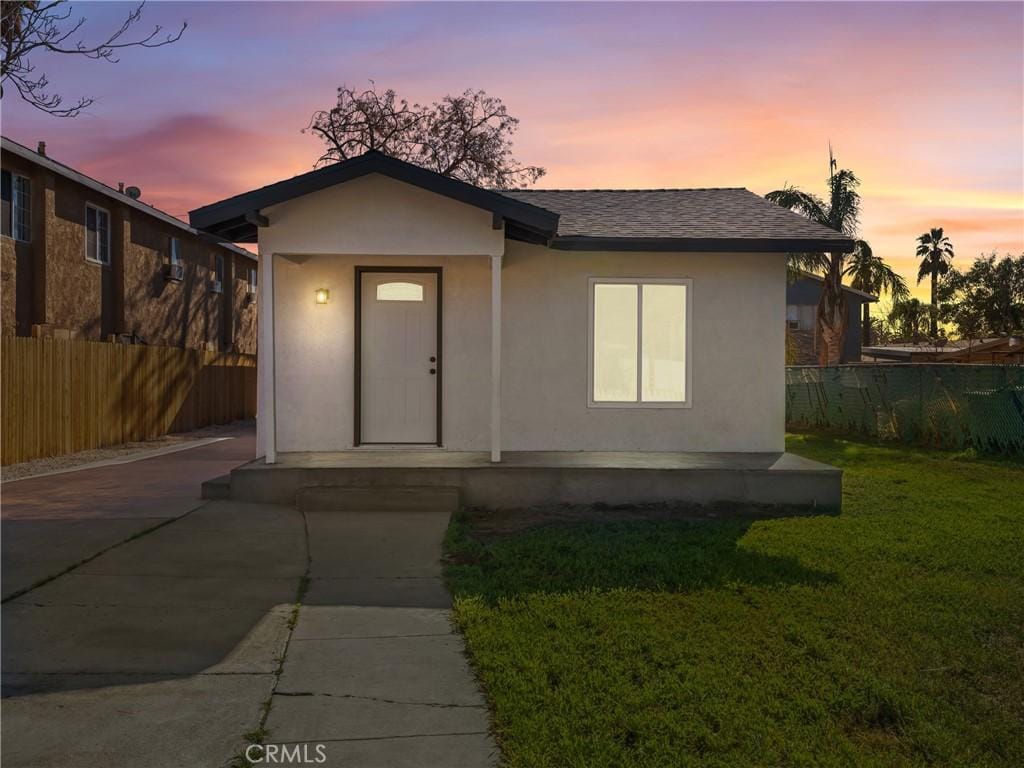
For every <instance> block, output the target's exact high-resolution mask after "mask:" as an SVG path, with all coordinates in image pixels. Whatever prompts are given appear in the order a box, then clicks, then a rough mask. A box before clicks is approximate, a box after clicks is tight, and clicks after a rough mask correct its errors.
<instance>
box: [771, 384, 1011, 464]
mask: <svg viewBox="0 0 1024 768" xmlns="http://www.w3.org/2000/svg"><path fill="white" fill-rule="evenodd" d="M786 423H787V425H789V426H792V427H823V428H826V429H833V430H840V431H846V432H851V433H856V434H863V435H869V436H871V437H877V438H879V439H883V440H902V441H905V442H917V443H924V444H927V445H932V446H936V447H942V448H964V447H967V446H973V447H974V448H976V449H978V450H980V451H988V452H995V453H1024V366H1019V365H1002V366H1001V365H926V364H903V365H839V366H831V367H827V368H818V367H808V366H791V367H788V368H786Z"/></svg>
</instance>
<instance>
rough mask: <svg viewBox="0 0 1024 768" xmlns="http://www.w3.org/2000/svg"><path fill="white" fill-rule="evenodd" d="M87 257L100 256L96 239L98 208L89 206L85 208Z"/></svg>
mask: <svg viewBox="0 0 1024 768" xmlns="http://www.w3.org/2000/svg"><path fill="white" fill-rule="evenodd" d="M85 257H86V258H87V259H98V258H99V257H100V255H99V248H98V247H97V240H96V209H95V208H89V207H86V209H85Z"/></svg>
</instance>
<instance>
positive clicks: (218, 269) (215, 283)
mask: <svg viewBox="0 0 1024 768" xmlns="http://www.w3.org/2000/svg"><path fill="white" fill-rule="evenodd" d="M210 290H211V291H213V292H214V293H222V292H223V290H224V256H223V255H221V254H219V253H218V254H215V255H214V257H213V279H212V281H211V282H210Z"/></svg>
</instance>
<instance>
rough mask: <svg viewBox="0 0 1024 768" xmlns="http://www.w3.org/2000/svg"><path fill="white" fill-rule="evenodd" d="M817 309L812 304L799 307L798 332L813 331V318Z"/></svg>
mask: <svg viewBox="0 0 1024 768" xmlns="http://www.w3.org/2000/svg"><path fill="white" fill-rule="evenodd" d="M817 312H818V308H817V307H816V306H815V305H813V304H804V305H802V306H801V307H800V330H801V331H813V330H814V316H815V315H816V314H817Z"/></svg>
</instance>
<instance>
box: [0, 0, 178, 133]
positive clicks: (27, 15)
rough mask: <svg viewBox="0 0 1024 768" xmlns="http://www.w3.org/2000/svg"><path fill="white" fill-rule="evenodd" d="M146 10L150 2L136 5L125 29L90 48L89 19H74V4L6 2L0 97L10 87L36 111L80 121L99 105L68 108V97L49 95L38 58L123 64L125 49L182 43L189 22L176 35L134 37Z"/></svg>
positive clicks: (156, 32)
mask: <svg viewBox="0 0 1024 768" xmlns="http://www.w3.org/2000/svg"><path fill="white" fill-rule="evenodd" d="M143 6H145V3H144V2H143V3H139V5H137V6H135V8H133V9H132V10H131V12H129V13H128V15H127V16H126V17H125V19H124V21H123V22H121V26H120V27H118V28H117V29H116V30H114V31H113V32H112V33H110V34H108V35H107V36H106V37H105V38H104V39H103V40H101V41H100V42H92V43H87V42H85V40H83V39H79V38H78V35H79V33H80V32H83V31H84V30H83V29H82V28H83V26H84V25H85V21H86V20H85V17H84V16H81V17H78V18H77V19H74V18H72V6H71V5H69V4H68V0H50V2H39V0H12V1H11V2H8V0H4V2H3V17H2V20H0V37H2V38H3V65H2V66H3V69H2V72H0V75H2V76H0V83H2V85H3V87H0V97H2V96H3V95H4V91H5V87H6V86H7V85H8V83H10V84H11V85H13V86H14V88H15V89H16V90H17V91H18V94H19V95H20V96H21V98H22V99H24V100H25V101H26V102H28V103H29V104H31V105H32V106H33V107H35V108H36V109H40V110H42V111H43V112H48V113H49V114H51V115H55V116H57V117H75V116H77V115H78V114H79V113H80V112H81V111H82V110H83V109H85V108H86V107H88V106H89V105H91V104H92V103H93V99H91V98H89V97H87V96H83V97H80V98H79V99H78V100H77V101H76V102H75V103H74V104H72V105H70V106H65V104H64V99H63V97H62V96H60V95H59V94H56V93H53V92H52V91H50V90H49V86H50V81H49V79H48V78H47V76H46V75H45V74H44V73H42V72H38V73H37V71H36V64H35V61H34V60H35V58H36V57H37V56H39V55H42V54H47V53H53V54H66V55H71V56H81V57H84V58H87V59H103V60H105V61H111V62H117V61H118V58H117V54H118V52H119V51H121V50H122V49H124V48H134V47H138V48H159V47H161V46H164V45H169V44H170V43H173V42H176V41H177V40H179V39H180V38H181V35H182V33H184V31H185V28H186V27H187V26H188V23H187V22H182V24H181V28H180V29H179V30H177V32H174V33H166V32H164V28H163V27H162V26H161V25H159V24H158V25H156V26H155V27H153V29H152V31H151V32H150V33H149V34H148V35H145V36H144V37H138V38H133V37H131V36H130V34H129V33H130V31H131V28H132V27H133V26H134V25H135V24H136V23H137V22H138V21H139V20H140V19H141V18H142V9H143Z"/></svg>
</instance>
